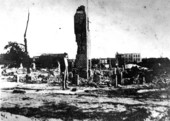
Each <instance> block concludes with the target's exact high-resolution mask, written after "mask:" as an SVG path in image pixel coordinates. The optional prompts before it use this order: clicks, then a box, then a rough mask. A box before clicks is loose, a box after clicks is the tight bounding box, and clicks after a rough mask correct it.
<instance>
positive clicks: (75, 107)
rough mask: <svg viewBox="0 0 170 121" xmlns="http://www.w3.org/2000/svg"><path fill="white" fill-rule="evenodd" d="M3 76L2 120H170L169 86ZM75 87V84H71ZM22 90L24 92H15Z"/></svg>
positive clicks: (0, 108)
mask: <svg viewBox="0 0 170 121" xmlns="http://www.w3.org/2000/svg"><path fill="white" fill-rule="evenodd" d="M0 78H1V84H0V88H1V93H0V94H1V97H0V103H1V106H0V115H1V118H0V119H1V120H2V121H56V120H57V121H58V120H65V121H67V120H68V121H70V120H75V121H79V120H85V121H89V120H110V121H169V120H170V99H169V90H168V89H162V90H157V89H148V88H146V87H147V86H141V85H130V86H126V87H121V88H113V87H112V88H108V87H105V88H90V87H76V88H77V91H71V89H69V90H64V91H63V90H61V87H60V86H50V85H48V84H23V83H16V82H7V81H6V79H5V78H4V77H2V76H1V77H0ZM71 88H73V87H71ZM14 90H19V91H21V92H22V93H14V92H13V91H14Z"/></svg>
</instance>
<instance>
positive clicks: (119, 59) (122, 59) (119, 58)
mask: <svg viewBox="0 0 170 121" xmlns="http://www.w3.org/2000/svg"><path fill="white" fill-rule="evenodd" d="M115 58H116V63H117V65H118V66H122V65H124V64H127V63H139V62H141V55H140V53H124V54H120V53H116V55H115Z"/></svg>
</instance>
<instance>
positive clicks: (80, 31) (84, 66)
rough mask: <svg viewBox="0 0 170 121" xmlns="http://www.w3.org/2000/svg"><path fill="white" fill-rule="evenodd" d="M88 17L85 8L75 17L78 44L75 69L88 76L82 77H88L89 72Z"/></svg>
mask: <svg viewBox="0 0 170 121" xmlns="http://www.w3.org/2000/svg"><path fill="white" fill-rule="evenodd" d="M87 21H88V20H87V16H86V13H85V6H83V5H82V6H80V7H78V9H77V11H76V13H75V15H74V32H75V36H76V42H77V46H78V48H77V55H76V60H75V67H76V68H77V69H79V71H80V72H81V70H83V71H86V74H85V73H84V74H83V73H81V74H80V76H82V77H87V71H88V50H87V49H88V45H87V44H88V42H87V41H88V40H87V39H88V26H89V24H88V22H87Z"/></svg>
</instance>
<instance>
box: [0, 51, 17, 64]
mask: <svg viewBox="0 0 170 121" xmlns="http://www.w3.org/2000/svg"><path fill="white" fill-rule="evenodd" d="M5 56H6V54H4V53H1V54H0V65H1V64H2V65H5V64H7V65H8V64H13V63H14V62H12V61H11V60H7V59H6V57H5Z"/></svg>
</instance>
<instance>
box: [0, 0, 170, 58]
mask: <svg viewBox="0 0 170 121" xmlns="http://www.w3.org/2000/svg"><path fill="white" fill-rule="evenodd" d="M80 5H86V1H85V0H0V53H4V52H5V51H4V50H3V48H4V46H5V45H6V44H7V43H8V41H16V42H19V43H24V37H23V35H24V31H25V27H26V21H27V14H28V9H29V11H30V21H29V26H28V31H27V40H28V51H29V54H30V56H37V55H40V54H42V53H63V52H67V53H68V54H69V58H75V56H76V51H77V44H76V41H75V34H74V14H75V12H76V9H77V8H78V6H80ZM89 19H90V40H91V58H97V57H115V53H116V52H120V53H141V56H142V57H160V56H163V57H169V58H170V47H169V46H170V0H89Z"/></svg>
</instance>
